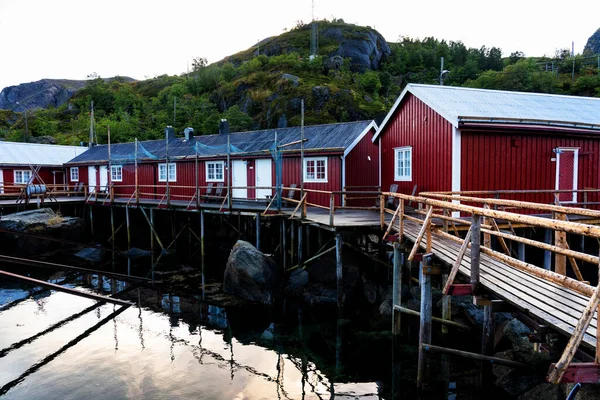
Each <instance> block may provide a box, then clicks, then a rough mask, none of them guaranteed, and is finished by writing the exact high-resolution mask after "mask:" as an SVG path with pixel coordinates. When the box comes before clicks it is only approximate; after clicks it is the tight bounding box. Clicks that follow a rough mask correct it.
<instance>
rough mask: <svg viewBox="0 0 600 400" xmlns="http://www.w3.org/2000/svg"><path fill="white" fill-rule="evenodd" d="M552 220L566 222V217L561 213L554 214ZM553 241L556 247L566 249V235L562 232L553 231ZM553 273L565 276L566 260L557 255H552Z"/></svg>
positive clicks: (562, 256)
mask: <svg viewBox="0 0 600 400" xmlns="http://www.w3.org/2000/svg"><path fill="white" fill-rule="evenodd" d="M554 219H556V220H559V221H566V220H567V216H566V215H565V214H563V213H558V212H555V213H554ZM554 240H555V242H556V246H558V247H560V248H563V249H566V248H567V233H566V232H562V231H558V230H556V231H554ZM554 272H556V273H557V274H561V275H567V258H566V257H565V256H564V255H562V254H558V253H554Z"/></svg>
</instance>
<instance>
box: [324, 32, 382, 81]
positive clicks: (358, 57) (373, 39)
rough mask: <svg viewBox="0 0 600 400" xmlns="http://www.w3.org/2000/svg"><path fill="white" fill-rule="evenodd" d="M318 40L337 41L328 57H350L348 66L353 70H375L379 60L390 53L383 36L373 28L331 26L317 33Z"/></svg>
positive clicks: (379, 62)
mask: <svg viewBox="0 0 600 400" xmlns="http://www.w3.org/2000/svg"><path fill="white" fill-rule="evenodd" d="M319 36H320V38H322V39H320V40H323V41H335V42H338V43H339V47H338V48H337V50H335V51H333V52H332V53H330V54H329V56H330V57H336V56H339V57H341V58H342V59H344V58H350V67H351V69H352V70H353V71H354V72H364V71H365V70H367V69H372V70H377V69H378V68H379V65H380V64H381V62H382V61H383V60H384V59H385V58H387V57H388V56H389V55H390V54H391V49H390V46H389V45H388V44H387V42H386V40H385V38H384V37H383V36H381V34H380V33H379V32H377V31H375V30H373V29H369V28H360V27H355V26H346V27H344V28H342V27H337V26H331V27H327V28H325V29H323V30H322V31H321V32H320V33H319Z"/></svg>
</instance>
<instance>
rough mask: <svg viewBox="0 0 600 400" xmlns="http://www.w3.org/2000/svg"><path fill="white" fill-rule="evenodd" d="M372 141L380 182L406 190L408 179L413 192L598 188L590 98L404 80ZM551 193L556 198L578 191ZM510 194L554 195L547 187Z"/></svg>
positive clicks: (594, 111)
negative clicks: (378, 151)
mask: <svg viewBox="0 0 600 400" xmlns="http://www.w3.org/2000/svg"><path fill="white" fill-rule="evenodd" d="M374 141H376V142H378V143H379V147H380V149H381V185H382V188H384V189H385V188H389V186H390V185H391V184H398V185H399V191H400V192H402V193H406V194H410V193H411V192H412V191H413V188H414V187H415V186H416V187H417V192H431V191H456V192H458V191H492V190H512V191H516V190H550V191H551V190H576V189H583V188H599V187H600V175H599V174H598V172H599V171H598V169H599V168H600V164H599V156H600V99H598V98H587V97H574V96H562V95H550V94H537V93H521V92H508V91H498V90H484V89H471V88H460V87H450V86H433V85H416V84H409V85H408V86H407V87H406V88H405V90H404V91H403V92H402V94H401V95H400V97H399V98H398V99H397V101H396V102H395V104H394V105H393V107H392V109H391V110H390V112H389V113H388V115H387V116H386V118H385V119H384V121H383V122H382V124H381V126H380V128H379V130H378V131H377V134H376V136H375V138H374ZM559 196H560V201H561V202H564V203H568V202H576V201H579V202H581V201H582V198H583V196H582V195H581V193H579V194H578V193H576V192H573V193H561V194H560V195H559ZM502 197H503V198H511V197H510V196H506V195H503V196H502ZM514 198H516V197H514ZM518 198H519V199H521V200H528V201H535V202H541V203H552V202H553V201H554V195H553V194H551V193H544V194H528V195H520V196H519V197H518ZM588 201H597V195H596V194H593V195H591V194H590V197H589V198H588Z"/></svg>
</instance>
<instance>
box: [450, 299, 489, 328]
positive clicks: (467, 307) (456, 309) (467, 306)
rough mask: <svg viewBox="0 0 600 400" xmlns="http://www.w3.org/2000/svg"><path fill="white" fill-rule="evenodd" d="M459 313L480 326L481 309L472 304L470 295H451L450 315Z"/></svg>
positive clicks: (481, 321) (481, 322)
mask: <svg viewBox="0 0 600 400" xmlns="http://www.w3.org/2000/svg"><path fill="white" fill-rule="evenodd" d="M460 314H464V315H465V316H466V317H467V319H468V320H469V321H470V322H471V323H472V324H473V325H476V326H482V324H483V309H482V308H479V307H477V306H476V305H475V304H473V298H472V297H471V296H453V297H452V315H453V316H457V315H460Z"/></svg>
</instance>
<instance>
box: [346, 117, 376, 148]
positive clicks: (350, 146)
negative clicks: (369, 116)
mask: <svg viewBox="0 0 600 400" xmlns="http://www.w3.org/2000/svg"><path fill="white" fill-rule="evenodd" d="M372 128H373V129H375V132H377V124H376V123H375V121H371V123H370V124H369V125H367V127H366V128H365V130H364V131H362V132H361V134H360V135H358V136H357V137H356V139H354V141H353V142H352V143H350V145H349V146H348V147H346V150H344V157H346V156H347V155H348V154H350V152H351V151H352V150H353V149H354V148H355V147H356V145H357V144H359V143H360V141H361V140H362V138H364V137H365V135H366V134H367V133H369V131H370V130H371V129H372Z"/></svg>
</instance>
